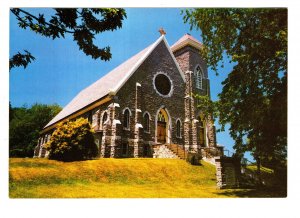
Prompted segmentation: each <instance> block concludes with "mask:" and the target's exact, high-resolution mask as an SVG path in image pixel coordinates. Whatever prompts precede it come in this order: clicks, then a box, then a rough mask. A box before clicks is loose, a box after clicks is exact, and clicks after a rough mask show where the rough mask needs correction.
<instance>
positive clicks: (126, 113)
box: [123, 108, 131, 130]
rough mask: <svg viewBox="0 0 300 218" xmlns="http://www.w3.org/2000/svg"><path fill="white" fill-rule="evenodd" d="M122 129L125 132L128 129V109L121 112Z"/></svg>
mask: <svg viewBox="0 0 300 218" xmlns="http://www.w3.org/2000/svg"><path fill="white" fill-rule="evenodd" d="M123 115H124V116H123V127H124V129H126V130H129V129H130V115H131V111H130V110H129V108H125V109H124V110H123Z"/></svg>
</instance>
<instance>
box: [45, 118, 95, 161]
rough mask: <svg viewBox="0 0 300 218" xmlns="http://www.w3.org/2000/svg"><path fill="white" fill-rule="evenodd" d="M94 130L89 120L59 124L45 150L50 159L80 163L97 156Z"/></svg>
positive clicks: (81, 119) (82, 119) (80, 119)
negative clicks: (79, 161)
mask: <svg viewBox="0 0 300 218" xmlns="http://www.w3.org/2000/svg"><path fill="white" fill-rule="evenodd" d="M93 132H94V131H93V129H92V128H91V125H90V123H89V122H88V120H87V119H84V118H79V119H77V120H75V121H68V122H67V123H59V124H58V125H57V128H56V130H55V131H54V132H53V134H52V135H51V138H50V141H49V142H47V143H46V145H45V148H46V149H47V150H48V151H49V159H54V160H60V161H78V160H85V159H89V158H92V157H95V156H97V154H98V148H97V145H96V144H95V141H94V136H93Z"/></svg>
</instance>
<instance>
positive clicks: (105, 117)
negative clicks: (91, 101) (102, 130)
mask: <svg viewBox="0 0 300 218" xmlns="http://www.w3.org/2000/svg"><path fill="white" fill-rule="evenodd" d="M106 120H107V112H106V111H105V112H104V114H103V116H102V122H101V123H102V126H103V125H104V123H105V121H106Z"/></svg>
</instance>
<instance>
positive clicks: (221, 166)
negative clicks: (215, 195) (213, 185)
mask: <svg viewBox="0 0 300 218" xmlns="http://www.w3.org/2000/svg"><path fill="white" fill-rule="evenodd" d="M215 164H216V171H217V172H216V177H217V187H218V188H220V189H223V188H238V187H239V180H240V174H241V165H240V159H238V158H233V157H225V156H223V157H215Z"/></svg>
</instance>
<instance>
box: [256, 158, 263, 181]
mask: <svg viewBox="0 0 300 218" xmlns="http://www.w3.org/2000/svg"><path fill="white" fill-rule="evenodd" d="M256 166H257V177H258V187H261V186H262V178H261V170H260V167H261V161H260V157H258V158H257V160H256Z"/></svg>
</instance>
